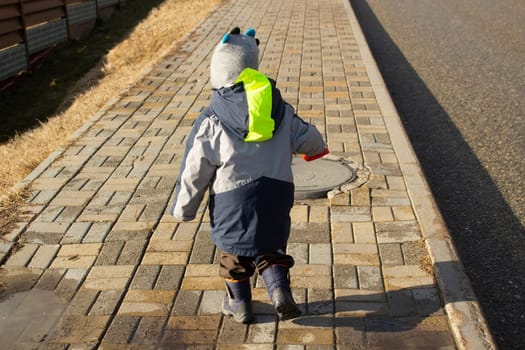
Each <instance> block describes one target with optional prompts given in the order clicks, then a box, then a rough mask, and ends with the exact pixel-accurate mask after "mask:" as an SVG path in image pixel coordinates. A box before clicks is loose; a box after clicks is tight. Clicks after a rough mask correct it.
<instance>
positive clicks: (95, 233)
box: [82, 222, 111, 243]
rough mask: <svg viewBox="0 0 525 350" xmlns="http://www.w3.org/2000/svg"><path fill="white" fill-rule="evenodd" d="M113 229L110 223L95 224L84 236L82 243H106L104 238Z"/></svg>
mask: <svg viewBox="0 0 525 350" xmlns="http://www.w3.org/2000/svg"><path fill="white" fill-rule="evenodd" d="M110 227H111V224H110V223H106V222H95V223H93V225H91V227H90V228H89V231H88V232H87V234H86V235H85V236H84V239H83V240H82V242H84V243H99V242H104V238H105V237H106V235H107V234H108V232H109V229H110Z"/></svg>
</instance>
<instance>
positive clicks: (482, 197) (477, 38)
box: [350, 0, 525, 349]
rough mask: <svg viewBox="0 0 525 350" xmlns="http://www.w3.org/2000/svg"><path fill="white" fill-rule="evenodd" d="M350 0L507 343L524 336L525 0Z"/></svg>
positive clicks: (524, 340)
mask: <svg viewBox="0 0 525 350" xmlns="http://www.w3.org/2000/svg"><path fill="white" fill-rule="evenodd" d="M350 1H351V3H352V6H353V8H354V10H355V12H356V15H357V17H358V19H359V21H360V24H361V27H362V28H363V31H364V33H365V36H366V38H367V40H368V42H369V44H370V48H371V49H372V52H373V54H374V57H375V59H376V61H377V63H378V66H379V68H380V70H381V73H382V75H383V78H384V79H385V82H386V84H387V86H388V89H389V90H390V93H391V95H392V98H393V99H394V103H395V104H396V107H397V109H398V111H399V114H400V116H401V119H402V121H403V123H404V125H405V128H406V130H407V132H408V134H409V137H410V140H411V142H412V144H413V146H414V148H415V151H416V153H417V156H418V158H419V160H420V163H421V165H422V168H423V170H424V172H425V175H426V177H427V180H428V182H429V184H430V187H431V189H432V192H433V193H434V196H435V198H436V201H437V203H438V206H439V208H440V210H441V212H442V214H443V216H444V218H445V221H446V223H447V225H448V227H449V230H450V233H451V235H452V237H453V240H454V244H455V246H456V248H457V250H458V253H459V255H460V257H461V259H462V261H463V264H464V265H465V268H466V270H467V274H468V276H469V278H470V280H471V282H472V284H473V287H474V291H475V293H476V295H477V296H478V298H479V300H480V303H481V306H482V309H483V311H484V313H485V316H486V319H487V321H488V323H489V327H490V328H491V330H492V332H493V335H494V337H495V339H496V341H497V343H498V346H499V347H500V348H501V349H523V348H525V331H524V329H525V328H524V324H525V230H524V222H525V175H524V174H525V25H524V23H525V1H523V0H498V1H493V0H439V1H435V0H399V1H392V0H368V1H366V0H350Z"/></svg>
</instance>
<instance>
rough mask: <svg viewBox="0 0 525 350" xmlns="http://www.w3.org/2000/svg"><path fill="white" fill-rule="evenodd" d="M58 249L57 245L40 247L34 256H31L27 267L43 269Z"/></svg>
mask: <svg viewBox="0 0 525 350" xmlns="http://www.w3.org/2000/svg"><path fill="white" fill-rule="evenodd" d="M58 248H59V246H58V245H57V244H45V245H41V246H40V247H39V248H38V250H37V251H36V253H35V255H33V257H32V259H31V262H30V263H29V265H28V267H33V268H40V269H45V268H46V267H48V266H49V264H50V263H51V261H52V260H53V258H54V257H55V254H56V252H57V251H58Z"/></svg>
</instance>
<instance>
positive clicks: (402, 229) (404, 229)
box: [376, 221, 421, 243]
mask: <svg viewBox="0 0 525 350" xmlns="http://www.w3.org/2000/svg"><path fill="white" fill-rule="evenodd" d="M376 231H377V233H376V234H377V241H378V243H404V242H407V241H418V240H419V239H421V234H420V231H419V227H418V224H417V223H416V222H411V221H398V222H388V223H386V222H379V223H376Z"/></svg>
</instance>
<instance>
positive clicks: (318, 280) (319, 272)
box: [290, 264, 332, 289]
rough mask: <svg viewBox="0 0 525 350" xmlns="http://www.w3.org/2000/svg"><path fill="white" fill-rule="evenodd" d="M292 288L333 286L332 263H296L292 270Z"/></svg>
mask: <svg viewBox="0 0 525 350" xmlns="http://www.w3.org/2000/svg"><path fill="white" fill-rule="evenodd" d="M290 274H291V285H292V288H328V289H329V288H331V286H332V278H331V275H332V271H331V267H330V265H311V264H310V265H295V266H294V267H293V268H292V270H291V272H290Z"/></svg>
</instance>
